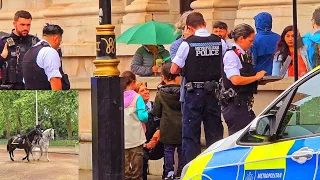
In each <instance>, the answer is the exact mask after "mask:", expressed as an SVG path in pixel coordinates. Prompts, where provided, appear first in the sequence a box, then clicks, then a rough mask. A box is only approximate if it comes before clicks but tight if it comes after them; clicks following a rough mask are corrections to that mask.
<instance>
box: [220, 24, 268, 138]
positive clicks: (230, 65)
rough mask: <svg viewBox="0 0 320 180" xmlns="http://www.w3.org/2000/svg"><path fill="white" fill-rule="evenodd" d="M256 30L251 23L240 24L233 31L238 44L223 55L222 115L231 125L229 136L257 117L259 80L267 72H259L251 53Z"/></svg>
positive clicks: (231, 33) (229, 126) (232, 35)
mask: <svg viewBox="0 0 320 180" xmlns="http://www.w3.org/2000/svg"><path fill="white" fill-rule="evenodd" d="M254 36H255V32H254V29H253V28H252V27H251V26H250V25H248V24H240V25H238V26H236V27H235V29H234V31H231V32H230V34H229V38H230V39H232V38H233V39H234V41H235V43H234V44H233V47H232V48H231V49H228V50H227V52H226V53H225V55H224V57H223V71H224V73H222V90H221V103H222V114H223V117H224V119H225V121H226V123H227V125H228V128H229V135H231V134H234V133H235V132H237V131H238V130H241V129H242V128H244V127H245V126H246V125H248V124H249V123H250V122H251V121H252V120H253V119H254V118H255V114H254V112H253V111H252V105H253V94H254V93H255V92H256V90H257V85H258V80H260V79H262V78H263V77H264V76H265V74H266V71H263V70H262V71H260V72H258V73H255V72H254V70H253V60H252V58H251V56H250V55H249V54H248V53H247V51H248V50H249V48H250V47H251V46H252V44H253V40H254Z"/></svg>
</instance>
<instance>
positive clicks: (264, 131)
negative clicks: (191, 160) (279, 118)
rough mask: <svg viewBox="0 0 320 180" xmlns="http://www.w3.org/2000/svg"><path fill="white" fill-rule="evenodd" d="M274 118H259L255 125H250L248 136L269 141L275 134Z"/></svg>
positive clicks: (273, 116)
mask: <svg viewBox="0 0 320 180" xmlns="http://www.w3.org/2000/svg"><path fill="white" fill-rule="evenodd" d="M276 131H277V129H276V116H275V115H274V114H267V115H265V116H261V117H260V118H259V119H258V120H257V122H256V123H255V124H252V125H251V126H250V129H249V134H250V135H251V136H253V137H255V138H258V139H263V140H269V139H270V138H271V137H273V136H274V135H275V134H276Z"/></svg>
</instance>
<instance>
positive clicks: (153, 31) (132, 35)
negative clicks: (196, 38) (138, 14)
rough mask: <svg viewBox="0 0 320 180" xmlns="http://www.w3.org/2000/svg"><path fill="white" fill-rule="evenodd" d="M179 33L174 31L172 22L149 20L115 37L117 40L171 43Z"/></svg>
mask: <svg viewBox="0 0 320 180" xmlns="http://www.w3.org/2000/svg"><path fill="white" fill-rule="evenodd" d="M179 35H181V32H178V33H175V28H174V26H173V25H172V24H168V23H163V22H157V21H149V22H146V23H143V24H138V25H136V26H133V27H131V28H129V29H128V30H126V31H125V32H124V33H122V34H121V35H120V36H119V37H118V38H117V42H119V43H126V44H146V45H163V44H171V43H172V42H173V41H175V40H176V38H177V37H178V36H179Z"/></svg>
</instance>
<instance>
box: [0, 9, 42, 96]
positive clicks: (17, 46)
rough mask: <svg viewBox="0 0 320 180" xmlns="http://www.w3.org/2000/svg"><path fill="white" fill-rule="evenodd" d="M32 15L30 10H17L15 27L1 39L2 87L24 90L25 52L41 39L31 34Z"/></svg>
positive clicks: (0, 65) (0, 87)
mask: <svg viewBox="0 0 320 180" xmlns="http://www.w3.org/2000/svg"><path fill="white" fill-rule="evenodd" d="M31 21H32V16H31V14H30V13H29V12H28V11H24V10H21V11H17V12H16V13H15V15H14V21H13V25H14V28H15V29H13V30H12V33H11V34H10V35H9V36H5V37H3V38H1V40H0V53H1V54H0V67H2V68H1V72H2V84H1V85H0V89H5V90H6V89H8V90H9V89H13V90H24V83H23V75H22V65H21V64H22V61H23V57H24V54H25V53H26V52H27V51H28V50H29V49H30V48H31V47H32V46H33V45H35V44H36V43H37V42H39V41H40V40H39V39H38V38H37V37H35V36H32V35H30V34H29V31H30V26H31Z"/></svg>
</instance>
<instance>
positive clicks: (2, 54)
mask: <svg viewBox="0 0 320 180" xmlns="http://www.w3.org/2000/svg"><path fill="white" fill-rule="evenodd" d="M1 56H2V58H4V59H5V58H7V57H8V43H7V42H6V44H5V45H4V48H3V50H2V53H1Z"/></svg>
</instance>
